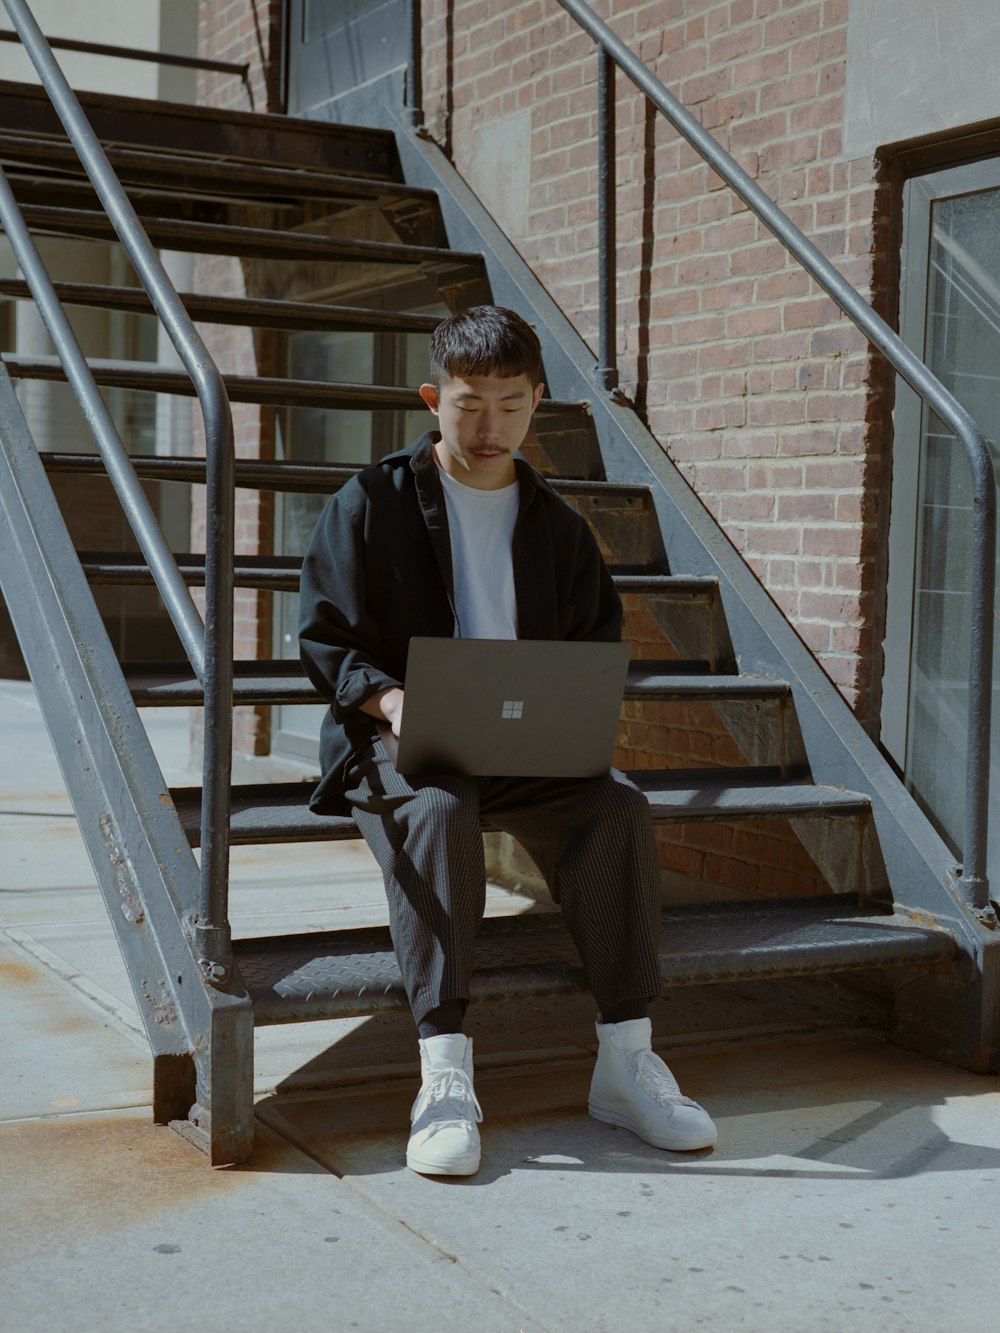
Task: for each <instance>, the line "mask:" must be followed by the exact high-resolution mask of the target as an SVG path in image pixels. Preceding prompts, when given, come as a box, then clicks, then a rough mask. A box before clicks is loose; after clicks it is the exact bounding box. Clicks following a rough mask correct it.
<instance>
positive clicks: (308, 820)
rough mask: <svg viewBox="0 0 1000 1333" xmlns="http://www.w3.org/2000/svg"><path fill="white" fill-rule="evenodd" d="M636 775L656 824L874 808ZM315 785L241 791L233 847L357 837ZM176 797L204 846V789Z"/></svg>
mask: <svg viewBox="0 0 1000 1333" xmlns="http://www.w3.org/2000/svg"><path fill="white" fill-rule="evenodd" d="M629 777H630V778H631V779H632V780H633V781H634V782H635V783H636V785H637V786H638V787H640V788H641V789H642V790H643V791H644V792H645V794H646V798H647V800H648V801H649V806H650V811H651V812H652V816H653V818H654V820H656V821H657V822H661V823H666V822H672V823H691V822H695V821H699V822H700V821H702V820H713V819H719V820H729V819H769V818H770V819H790V818H793V817H794V818H798V817H800V816H807V815H843V816H853V815H865V814H867V813H868V810H869V803H868V799H867V797H865V796H863V795H861V794H860V793H858V792H849V791H842V790H841V789H840V788H839V787H821V786H818V785H816V784H813V783H808V782H795V781H787V780H782V779H781V777H780V776H779V775H778V773H777V770H775V769H754V768H740V769H712V768H701V769H671V770H640V771H638V772H632V773H630V774H629ZM314 786H315V779H313V780H310V781H308V782H278V783H259V784H255V785H248V786H237V787H234V788H233V795H232V821H231V829H232V840H233V843H234V844H238V843H266V842H306V841H311V842H327V841H343V840H344V839H348V838H357V837H358V836H359V834H358V830H357V828H356V827H355V825H354V822H353V820H351V819H350V818H349V817H348V816H341V815H315V814H313V813H312V812H311V811H310V810H309V805H308V803H309V798H310V796H311V795H312V791H313V788H314ZM171 795H172V796H173V799H174V803H175V805H176V806H177V813H178V815H179V817H180V820H181V823H182V825H183V826H184V830H185V832H186V833H187V836H188V840H189V842H190V843H191V845H192V847H197V846H198V840H199V838H200V819H201V789H200V788H199V787H180V788H176V789H175V790H173V791H172V793H171ZM483 827H484V828H488V827H489V826H488V825H487V824H484V826H483Z"/></svg>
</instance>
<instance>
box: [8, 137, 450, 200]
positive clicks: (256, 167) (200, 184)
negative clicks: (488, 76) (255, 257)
mask: <svg viewBox="0 0 1000 1333" xmlns="http://www.w3.org/2000/svg"><path fill="white" fill-rule="evenodd" d="M105 153H106V155H107V157H108V160H109V161H110V163H111V165H112V167H113V168H114V169H115V174H116V175H117V176H118V178H119V180H121V182H122V183H123V184H124V185H126V186H128V185H144V186H153V187H156V188H159V189H164V190H176V191H183V192H185V193H193V192H196V191H197V192H200V193H204V194H210V195H214V196H218V197H225V198H234V197H235V198H239V199H263V200H268V199H275V198H289V197H291V198H296V199H338V200H344V201H348V202H351V201H358V202H378V201H380V200H383V199H400V200H403V199H420V200H426V201H427V202H428V203H429V204H434V205H436V203H437V195H436V194H435V192H434V191H433V190H427V189H422V188H420V187H416V186H412V185H405V184H401V183H399V182H397V181H387V180H379V179H376V178H373V177H365V176H348V175H342V174H337V173H336V172H333V171H322V170H319V169H316V168H311V169H310V168H294V167H276V166H270V165H268V164H266V163H263V162H237V161H230V162H227V161H220V160H219V159H217V158H209V157H206V156H199V155H197V154H195V153H167V152H158V151H156V150H155V149H140V148H129V147H123V146H117V145H115V144H108V145H105ZM0 160H3V161H4V162H12V163H20V164H21V168H20V174H24V168H25V167H31V166H35V167H37V168H38V169H39V172H43V173H45V175H46V176H48V175H50V173H51V169H52V167H53V165H54V164H58V170H59V173H60V175H59V177H55V178H54V179H56V180H58V179H60V178H65V176H66V175H67V174H68V175H71V176H73V177H75V178H77V179H79V178H83V177H85V172H84V170H83V167H82V166H81V165H80V159H79V157H78V156H77V153H76V150H75V149H74V148H73V147H72V146H71V145H70V144H69V143H67V142H66V141H65V140H59V139H54V138H49V137H46V136H44V135H30V134H16V133H10V132H4V133H2V134H0ZM9 174H10V175H11V176H15V175H17V174H19V172H18V168H17V167H15V168H13V170H11V172H10V173H9Z"/></svg>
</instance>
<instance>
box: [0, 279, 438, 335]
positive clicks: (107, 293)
mask: <svg viewBox="0 0 1000 1333" xmlns="http://www.w3.org/2000/svg"><path fill="white" fill-rule="evenodd" d="M53 286H54V288H55V292H56V295H57V296H58V298H59V300H60V301H62V302H63V304H64V305H82V306H90V307H93V308H95V309H103V310H134V311H136V312H138V313H139V314H144V315H151V314H152V306H151V305H150V303H149V297H148V296H147V295H146V293H145V291H144V290H143V289H142V288H141V287H102V286H100V285H99V284H96V283H87V282H57V283H54V284H53ZM179 295H180V298H181V301H182V302H183V303H184V306H185V308H186V309H187V312H188V314H189V315H190V316H191V318H192V319H195V320H200V321H201V322H202V323H204V324H239V325H240V326H241V327H248V328H255V329H293V330H300V329H319V330H321V331H323V332H333V331H340V330H343V329H360V330H362V331H364V332H374V333H380V332H381V333H430V332H431V331H432V330H433V329H434V328H435V327H436V326H437V325H438V324H439V323H440V319H439V317H438V316H437V315H412V314H409V313H408V312H403V311H391V310H390V311H387V310H365V309H363V308H362V307H360V306H344V305H326V304H325V303H323V302H322V301H272V300H269V299H265V298H253V299H252V298H250V297H235V296H199V295H197V294H196V293H194V292H181V293H179ZM0 296H9V297H13V298H14V299H15V300H31V299H32V297H31V290H30V288H29V287H28V284H27V283H26V282H24V281H22V280H20V279H16V278H0Z"/></svg>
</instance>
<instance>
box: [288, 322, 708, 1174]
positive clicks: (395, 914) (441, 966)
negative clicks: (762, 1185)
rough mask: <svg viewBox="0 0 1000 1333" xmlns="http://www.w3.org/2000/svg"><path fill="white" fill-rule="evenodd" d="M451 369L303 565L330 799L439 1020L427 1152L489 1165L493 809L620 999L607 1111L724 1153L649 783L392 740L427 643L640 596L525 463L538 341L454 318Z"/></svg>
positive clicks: (607, 625) (456, 1169)
mask: <svg viewBox="0 0 1000 1333" xmlns="http://www.w3.org/2000/svg"><path fill="white" fill-rule="evenodd" d="M430 361H431V379H432V382H431V383H429V384H423V385H421V387H420V396H421V397H422V398H423V400H424V402H425V403H426V404H427V406H428V408H429V409H430V410H431V412H432V413H433V414H434V415H435V416H436V417H437V422H438V430H437V431H435V432H430V433H428V434H427V435H425V436H423V437H422V438H421V439H419V440H418V441H417V442H416V444H414V445H413V446H411V448H409V449H407V450H405V451H403V452H401V453H398V454H394V455H391V456H390V457H388V458H385V459H383V460H382V461H381V462H379V463H377V464H375V465H374V466H373V467H369V468H366V469H365V470H364V471H362V472H361V473H360V474H359V475H358V476H356V477H355V478H353V479H352V480H351V481H350V482H349V483H348V484H347V485H346V486H345V487H344V488H343V489H342V490H341V491H340V492H338V494H336V495H335V496H333V497H332V499H331V500H330V501H329V503H328V504H327V506H326V508H325V510H324V511H323V514H322V515H321V517H320V519H319V522H318V524H317V526H316V530H315V532H314V534H313V537H312V541H311V543H310V546H309V551H308V553H307V555H306V558H305V562H304V565H303V570H302V590H301V592H302V595H301V621H300V627H299V628H300V642H301V652H302V661H303V664H304V666H305V669H306V671H307V672H308V674H309V677H310V679H311V680H312V681H313V683H314V684H315V685H316V687H317V688H318V689H319V690H320V692H321V693H322V694H323V696H324V697H325V698H326V699H328V700H329V702H330V705H331V708H330V712H329V714H328V715H327V717H326V720H325V722H324V726H323V734H322V742H321V760H322V766H323V779H322V781H321V783H320V785H319V787H318V788H317V790H316V793H315V795H314V797H313V808H314V809H316V810H321V811H332V810H336V809H338V808H343V807H344V805H345V804H346V806H347V808H349V809H350V810H351V812H352V814H353V817H354V820H355V822H356V823H357V825H358V827H359V828H360V830H361V832H362V834H363V835H364V837H365V839H366V840H367V842H368V844H369V846H370V847H371V849H372V851H373V852H374V854H375V856H376V858H377V859H378V861H379V864H380V865H381V867H382V872H383V875H384V877H385V886H386V894H387V897H388V900H389V922H390V928H391V931H392V939H393V945H394V948H395V950H396V955H397V958H398V960H399V966H400V971H401V973H402V976H403V980H404V983H405V986H406V991H407V995H408V997H409V1001H410V1005H411V1008H412V1011H413V1016H414V1019H415V1021H416V1023H417V1028H418V1032H419V1044H420V1056H421V1068H422V1072H423V1081H422V1086H421V1090H420V1094H419V1095H418V1097H417V1099H416V1102H415V1103H414V1107H413V1113H412V1127H411V1133H410V1140H409V1144H408V1147H407V1158H406V1160H407V1164H408V1165H409V1166H410V1167H411V1168H412V1169H413V1170H414V1171H418V1172H422V1173H424V1174H427V1175H438V1174H440V1175H471V1174H472V1173H474V1172H475V1171H476V1170H477V1169H478V1166H479V1159H480V1142H479V1131H478V1129H477V1124H478V1123H479V1122H480V1121H481V1119H482V1113H481V1110H480V1107H479V1103H478V1101H477V1100H476V1095H475V1091H474V1087H473V1066H472V1041H471V1040H470V1039H469V1038H468V1037H467V1036H465V1035H464V1033H463V1020H464V1015H465V1007H466V1004H467V1002H468V996H469V977H470V973H471V969H472V962H473V950H474V942H475V934H476V930H477V927H478V925H479V922H480V919H481V918H482V914H483V909H484V904H485V892H486V876H485V867H484V857H483V844H482V836H481V833H480V817H481V815H483V814H488V815H489V818H490V822H491V823H492V824H493V826H494V827H497V828H500V829H503V830H504V831H506V832H509V833H511V834H513V835H514V836H515V837H516V838H517V839H518V840H519V841H520V842H521V843H522V845H523V846H524V847H525V848H526V849H527V850H528V852H529V853H530V854H531V856H532V857H533V858H534V860H535V861H536V862H537V864H538V866H539V868H540V869H541V871H542V873H543V874H544V876H545V878H546V881H547V883H548V885H549V888H550V890H551V892H552V896H553V898H554V899H555V901H556V902H557V903H558V904H559V906H560V908H561V909H562V912H563V916H564V918H565V920H566V923H567V926H568V928H569V930H570V933H571V934H572V936H573V939H574V941H575V943H576V946H577V948H578V950H579V952H580V955H581V959H582V961H583V966H584V970H585V973H586V977H587V982H588V985H589V986H590V988H591V990H592V992H593V994H594V997H595V999H596V1001H597V1004H598V1007H599V1010H600V1016H599V1019H598V1023H597V1035H598V1045H599V1051H598V1058H597V1066H596V1068H595V1071H594V1078H593V1083H592V1085H591V1090H590V1102H589V1109H590V1113H591V1114H592V1115H593V1116H595V1117H596V1118H597V1119H599V1120H603V1121H605V1122H607V1123H609V1124H615V1125H622V1126H624V1127H626V1128H628V1129H630V1130H632V1131H634V1132H635V1133H636V1134H638V1135H639V1136H640V1137H641V1138H643V1139H645V1140H646V1141H647V1142H649V1143H652V1144H654V1145H656V1146H657V1147H660V1148H668V1149H678V1150H686V1149H695V1148H704V1147H709V1146H711V1145H712V1144H714V1143H715V1139H716V1130H715V1126H714V1125H713V1124H712V1121H711V1119H710V1118H709V1116H708V1114H707V1113H706V1112H705V1111H704V1110H703V1109H702V1108H701V1107H700V1106H698V1105H697V1103H695V1102H692V1101H690V1100H689V1099H688V1098H685V1097H682V1096H681V1094H680V1091H679V1089H678V1087H677V1084H676V1082H675V1080H674V1078H673V1076H672V1075H671V1073H670V1071H669V1070H668V1069H667V1066H666V1065H665V1064H664V1063H663V1062H662V1060H660V1059H659V1057H658V1056H656V1055H655V1054H654V1053H653V1051H652V1049H651V1045H650V1035H651V1028H650V1021H649V1018H648V1017H647V1016H646V1011H647V1007H648V1003H649V1000H650V999H651V998H652V997H654V996H656V995H658V994H659V993H660V976H659V970H658V966H657V949H656V943H657V938H658V934H659V905H658V904H659V869H658V861H657V856H656V847H655V842H654V839H653V831H652V824H651V821H650V816H649V807H648V804H647V802H646V799H645V797H644V796H643V795H642V794H641V792H639V791H638V790H637V789H636V788H635V787H634V786H633V785H632V784H631V783H630V782H628V781H627V779H626V778H624V777H623V776H622V774H620V773H618V772H617V771H615V770H612V771H611V772H610V773H609V774H608V776H607V777H605V778H599V779H593V780H592V779H535V778H531V779H527V778H522V779H516V778H471V777H461V776H458V775H454V774H442V775H440V776H436V777H429V778H414V779H411V780H407V779H406V778H405V777H402V776H401V775H400V774H398V773H397V772H396V770H395V767H394V765H393V763H392V760H391V759H390V757H389V754H388V752H387V750H386V748H385V746H384V744H383V743H382V741H381V740H380V739H379V735H378V725H379V724H380V723H381V724H382V725H383V726H384V725H386V724H388V725H389V726H390V727H391V729H392V731H393V733H394V734H395V735H397V736H398V735H399V728H400V720H401V718H402V714H403V710H404V707H405V696H404V690H403V681H404V678H405V670H406V653H407V645H408V643H409V640H410V638H411V637H413V636H415V635H429V636H444V637H452V636H454V635H460V636H463V637H471V638H507V639H512V638H518V637H520V638H526V639H599V640H612V641H617V640H618V639H620V637H621V624H622V608H621V603H620V601H619V599H618V596H617V593H616V592H615V589H614V585H613V582H612V580H611V577H610V575H609V573H608V571H607V568H606V567H605V565H604V562H603V561H602V559H601V556H600V554H599V552H598V549H597V544H596V542H595V541H594V538H593V536H592V534H591V532H590V530H589V529H588V527H587V525H586V524H585V522H584V521H583V519H582V518H581V517H580V516H579V515H578V514H577V513H576V511H575V510H573V509H572V508H571V507H570V506H569V505H567V504H566V503H565V501H563V500H562V499H561V498H560V497H559V496H558V495H557V494H556V493H555V491H554V490H552V488H551V487H550V486H549V485H548V484H547V483H546V482H545V481H544V480H543V478H542V477H541V476H539V474H538V473H537V472H535V471H534V469H533V468H531V467H529V466H528V464H527V463H526V462H525V461H524V460H523V459H521V458H519V457H517V450H518V449H519V448H520V446H521V444H522V443H523V441H524V439H525V437H526V435H527V432H528V428H529V426H530V423H531V416H532V413H533V412H534V410H535V408H536V407H537V406H538V401H539V399H540V398H541V396H542V389H543V385H542V384H541V382H540V378H539V377H540V373H541V350H540V347H539V343H538V339H537V337H536V336H535V334H534V331H533V330H532V329H531V328H530V327H529V326H528V325H527V324H526V323H525V322H524V320H522V319H521V318H520V317H519V316H518V315H516V314H514V313H513V312H512V311H510V310H505V309H503V308H501V307H497V306H478V307H475V308H473V309H471V310H468V311H466V312H465V313H464V314H460V315H454V316H452V317H451V318H450V319H446V320H444V321H443V322H442V323H441V324H440V325H438V327H437V329H436V330H435V332H434V333H433V335H432V336H431V343H430Z"/></svg>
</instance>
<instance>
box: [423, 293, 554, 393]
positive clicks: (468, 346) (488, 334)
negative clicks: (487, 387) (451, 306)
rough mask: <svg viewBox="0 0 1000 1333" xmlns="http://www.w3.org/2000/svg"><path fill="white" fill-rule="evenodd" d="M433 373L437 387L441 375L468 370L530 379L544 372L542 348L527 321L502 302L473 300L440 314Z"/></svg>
mask: <svg viewBox="0 0 1000 1333" xmlns="http://www.w3.org/2000/svg"><path fill="white" fill-rule="evenodd" d="M430 363H431V379H432V380H433V382H434V384H435V385H436V387H437V388H439V389H440V387H441V385H442V384H443V383H444V381H445V380H453V379H468V377H469V376H470V375H499V376H500V378H501V379H514V378H516V377H517V376H518V375H527V376H528V377H529V378H530V379H531V383H532V384H537V383H538V381H539V380H540V379H541V377H542V348H541V345H540V343H539V341H538V336H537V335H536V333H535V330H534V329H533V328H532V327H531V325H530V324H528V323H526V322H525V321H524V320H523V319H522V318H521V316H520V315H518V314H517V313H516V312H515V311H513V310H508V309H506V307H504V306H502V305H474V306H472V307H470V309H468V310H463V311H462V312H461V314H458V315H451V316H450V317H449V318H448V319H443V320H442V321H441V323H440V324H439V325H438V326H437V328H436V329H435V330H434V332H433V333H432V334H431V342H430Z"/></svg>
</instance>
